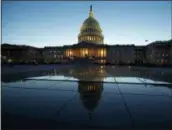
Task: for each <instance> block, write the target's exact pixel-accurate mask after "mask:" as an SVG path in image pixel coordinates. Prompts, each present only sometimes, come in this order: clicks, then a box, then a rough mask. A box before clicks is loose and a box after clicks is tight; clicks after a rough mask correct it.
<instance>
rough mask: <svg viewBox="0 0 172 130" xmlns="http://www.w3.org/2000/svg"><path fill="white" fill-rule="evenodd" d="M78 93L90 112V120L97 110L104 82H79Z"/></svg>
mask: <svg viewBox="0 0 172 130" xmlns="http://www.w3.org/2000/svg"><path fill="white" fill-rule="evenodd" d="M78 92H79V93H80V99H81V102H82V103H83V105H84V107H85V108H86V109H87V110H88V114H89V119H91V118H92V113H93V111H94V110H95V109H96V108H97V106H98V104H99V101H100V98H101V94H102V92H103V82H81V81H79V82H78Z"/></svg>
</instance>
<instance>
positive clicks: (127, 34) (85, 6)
mask: <svg viewBox="0 0 172 130" xmlns="http://www.w3.org/2000/svg"><path fill="white" fill-rule="evenodd" d="M90 5H92V6H93V12H94V14H95V18H96V19H97V20H98V21H99V23H100V26H101V28H102V29H103V34H104V43H105V44H110V45H111V44H135V45H145V44H146V43H145V40H148V41H149V42H152V41H157V40H169V39H171V38H172V32H171V29H172V25H171V23H172V20H171V19H172V18H171V17H172V14H171V10H172V3H171V2H170V1H163V2H160V1H152V2H151V1H133V2H131V1H121V2H120V1H108V2H105V1H102V2H100V1H95V2H92V1H83V2H81V1H75V2H74V1H72V2H69V1H65V2H62V1H49V2H48V1H40V2H39V1H37V2H34V1H27V2H24V1H18V2H17V1H16V2H12V1H6V2H3V3H2V43H10V44H20V45H21V44H26V45H31V46H35V47H44V46H63V45H72V44H74V43H77V36H78V34H79V31H80V27H81V25H82V23H83V22H84V20H85V19H86V18H87V17H88V13H89V6H90Z"/></svg>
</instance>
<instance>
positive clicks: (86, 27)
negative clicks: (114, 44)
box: [78, 6, 104, 44]
mask: <svg viewBox="0 0 172 130" xmlns="http://www.w3.org/2000/svg"><path fill="white" fill-rule="evenodd" d="M103 40H104V37H103V34H102V29H101V28H100V25H99V22H98V21H97V20H96V19H95V17H94V13H93V11H92V6H90V12H89V17H88V18H87V19H86V20H85V21H84V22H83V24H82V26H81V29H80V34H79V36H78V42H82V41H86V42H91V43H98V44H103Z"/></svg>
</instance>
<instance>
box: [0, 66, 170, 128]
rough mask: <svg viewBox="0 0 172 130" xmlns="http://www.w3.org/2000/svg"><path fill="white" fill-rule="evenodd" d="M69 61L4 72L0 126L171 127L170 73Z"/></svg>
mask: <svg viewBox="0 0 172 130" xmlns="http://www.w3.org/2000/svg"><path fill="white" fill-rule="evenodd" d="M154 73H155V72H150V70H144V71H143V70H141V69H136V68H132V67H130V68H128V67H105V66H87V67H86V66H84V67H81V66H80V67H78V66H69V67H65V68H60V69H59V68H55V69H53V70H48V71H39V72H25V73H18V74H17V73H15V74H8V75H2V84H1V90H2V112H1V113H2V128H8V129H27V128H33V129H38V128H41V129H43V128H44V129H53V128H172V85H171V83H172V82H171V80H170V79H169V78H165V77H166V76H167V75H168V74H169V73H168V74H166V73H165V71H164V73H163V75H165V76H162V73H161V71H159V72H156V74H154Z"/></svg>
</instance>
